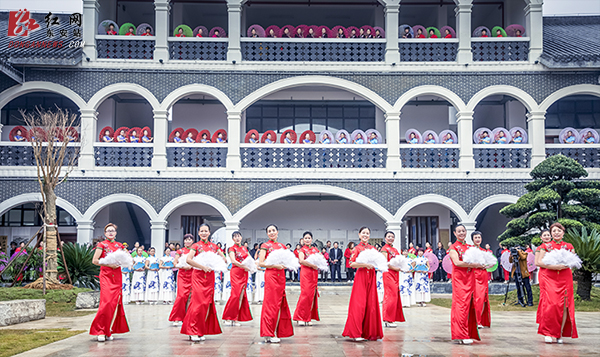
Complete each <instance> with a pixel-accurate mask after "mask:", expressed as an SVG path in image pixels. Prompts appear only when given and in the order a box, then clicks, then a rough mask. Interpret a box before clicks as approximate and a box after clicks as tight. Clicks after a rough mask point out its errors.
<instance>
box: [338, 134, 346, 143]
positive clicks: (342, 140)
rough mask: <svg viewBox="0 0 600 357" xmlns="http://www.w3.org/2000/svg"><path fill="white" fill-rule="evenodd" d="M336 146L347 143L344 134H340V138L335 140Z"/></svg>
mask: <svg viewBox="0 0 600 357" xmlns="http://www.w3.org/2000/svg"><path fill="white" fill-rule="evenodd" d="M337 142H338V144H346V143H348V139H347V138H346V134H345V133H340V138H339V139H338V140H337Z"/></svg>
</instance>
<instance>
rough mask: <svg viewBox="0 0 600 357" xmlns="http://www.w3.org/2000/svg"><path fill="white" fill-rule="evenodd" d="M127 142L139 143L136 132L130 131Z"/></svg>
mask: <svg viewBox="0 0 600 357" xmlns="http://www.w3.org/2000/svg"><path fill="white" fill-rule="evenodd" d="M129 142H130V143H139V142H140V138H138V136H137V131H135V130H134V131H132V132H131V137H130V138H129Z"/></svg>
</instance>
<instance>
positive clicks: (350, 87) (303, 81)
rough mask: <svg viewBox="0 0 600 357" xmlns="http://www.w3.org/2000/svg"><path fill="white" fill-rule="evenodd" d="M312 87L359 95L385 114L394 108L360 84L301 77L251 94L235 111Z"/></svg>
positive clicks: (327, 78) (268, 86)
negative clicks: (288, 91)
mask: <svg viewBox="0 0 600 357" xmlns="http://www.w3.org/2000/svg"><path fill="white" fill-rule="evenodd" d="M310 85H321V86H325V87H333V88H338V89H342V90H345V91H348V92H351V93H354V94H356V95H359V96H361V97H363V98H365V99H366V100H368V101H369V102H371V103H373V104H375V105H376V106H377V107H378V108H379V109H381V110H382V111H383V112H384V113H387V112H388V111H389V110H390V109H392V106H391V105H390V104H389V103H388V102H387V101H386V100H385V99H383V98H381V97H380V96H379V94H377V93H375V92H373V91H372V90H370V89H369V88H367V87H365V86H363V85H360V84H358V83H354V82H351V81H348V80H346V79H341V78H336V77H327V76H299V77H292V78H286V79H281V80H279V81H276V82H273V83H269V84H267V85H265V86H263V87H261V88H259V89H257V90H256V91H254V92H252V93H250V94H249V95H247V96H246V97H244V99H242V100H240V101H239V102H238V103H237V104H236V105H235V108H234V110H235V111H239V112H242V111H244V110H246V108H248V107H249V106H250V105H252V104H253V103H254V102H256V101H258V100H259V99H261V98H264V97H266V96H268V95H269V94H272V93H275V92H278V91H282V90H284V89H288V88H294V87H302V86H310Z"/></svg>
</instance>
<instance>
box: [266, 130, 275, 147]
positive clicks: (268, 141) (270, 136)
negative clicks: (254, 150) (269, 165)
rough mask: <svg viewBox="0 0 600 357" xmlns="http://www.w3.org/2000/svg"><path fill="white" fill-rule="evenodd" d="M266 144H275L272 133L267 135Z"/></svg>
mask: <svg viewBox="0 0 600 357" xmlns="http://www.w3.org/2000/svg"><path fill="white" fill-rule="evenodd" d="M265 143H267V144H273V143H274V141H273V136H272V135H271V133H267V138H266V139H265Z"/></svg>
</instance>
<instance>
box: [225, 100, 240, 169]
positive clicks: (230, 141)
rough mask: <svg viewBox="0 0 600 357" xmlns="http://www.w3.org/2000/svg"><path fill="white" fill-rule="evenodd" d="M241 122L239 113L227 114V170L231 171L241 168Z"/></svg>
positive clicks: (230, 112) (229, 112)
mask: <svg viewBox="0 0 600 357" xmlns="http://www.w3.org/2000/svg"><path fill="white" fill-rule="evenodd" d="M241 122H242V115H241V113H240V112H232V111H228V112H227V168H228V169H229V170H231V171H234V170H239V169H241V168H242V160H241V158H240V141H241V130H240V129H241Z"/></svg>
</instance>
